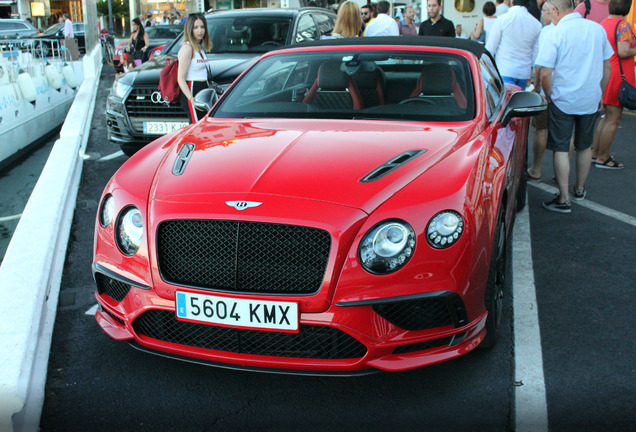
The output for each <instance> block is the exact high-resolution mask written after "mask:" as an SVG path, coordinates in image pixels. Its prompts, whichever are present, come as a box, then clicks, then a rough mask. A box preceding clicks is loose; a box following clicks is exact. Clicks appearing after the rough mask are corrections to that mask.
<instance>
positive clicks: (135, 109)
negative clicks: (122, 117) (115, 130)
mask: <svg viewBox="0 0 636 432" xmlns="http://www.w3.org/2000/svg"><path fill="white" fill-rule="evenodd" d="M156 91H158V90H157V89H156V88H152V87H151V88H134V89H133V90H132V91H131V92H130V95H128V98H127V99H126V111H127V113H128V117H129V119H130V123H131V125H132V128H133V130H134V131H135V132H137V133H142V132H143V129H144V127H143V122H144V121H157V120H159V121H183V122H188V121H189V117H188V113H187V111H186V110H185V109H184V108H183V107H182V106H181V104H180V103H179V102H173V103H170V104H165V103H154V102H152V94H153V93H154V92H156Z"/></svg>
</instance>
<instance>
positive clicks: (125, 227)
mask: <svg viewBox="0 0 636 432" xmlns="http://www.w3.org/2000/svg"><path fill="white" fill-rule="evenodd" d="M143 233H144V223H143V218H142V216H141V212H140V211H139V209H138V208H137V207H134V206H129V207H126V208H125V209H124V210H123V211H122V212H121V213H120V214H119V219H118V221H117V227H116V229H115V237H116V238H117V246H119V250H121V251H122V252H123V253H124V254H126V255H129V256H132V255H134V254H136V253H137V251H138V250H139V247H140V246H141V238H142V237H143Z"/></svg>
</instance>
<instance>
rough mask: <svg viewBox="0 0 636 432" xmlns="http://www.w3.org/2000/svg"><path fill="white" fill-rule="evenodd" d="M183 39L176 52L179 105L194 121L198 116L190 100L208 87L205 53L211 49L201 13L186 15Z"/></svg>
mask: <svg viewBox="0 0 636 432" xmlns="http://www.w3.org/2000/svg"><path fill="white" fill-rule="evenodd" d="M183 40H184V42H183V44H182V45H181V48H179V54H178V57H179V70H178V71H177V82H178V83H179V88H180V89H181V96H180V101H181V106H183V107H184V108H185V109H186V110H187V111H188V114H189V115H190V122H191V123H195V122H197V121H199V117H198V114H197V110H196V108H195V107H194V105H193V103H192V102H193V101H194V96H195V95H196V94H197V93H198V92H199V91H201V90H203V89H206V88H208V84H209V83H208V75H209V74H208V71H209V69H208V66H209V65H208V57H207V56H206V55H205V53H206V51H210V50H211V49H212V41H211V40H210V34H209V33H208V23H207V21H206V19H205V17H204V16H203V14H198V13H193V14H190V15H189V16H188V19H187V20H186V23H185V26H184V28H183Z"/></svg>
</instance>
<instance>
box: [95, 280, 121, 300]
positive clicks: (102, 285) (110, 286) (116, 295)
mask: <svg viewBox="0 0 636 432" xmlns="http://www.w3.org/2000/svg"><path fill="white" fill-rule="evenodd" d="M95 282H96V283H97V293H98V294H99V295H103V294H106V295H107V296H108V297H110V298H112V299H113V300H115V301H118V302H120V301H122V300H123V299H124V298H125V297H126V296H127V295H128V291H130V285H128V284H126V283H124V282H120V281H118V280H117V279H113V278H110V277H108V276H106V275H104V274H101V273H95Z"/></svg>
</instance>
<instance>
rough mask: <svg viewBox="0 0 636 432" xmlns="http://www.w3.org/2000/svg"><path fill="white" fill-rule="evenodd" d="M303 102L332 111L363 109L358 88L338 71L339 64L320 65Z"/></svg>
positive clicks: (349, 78) (326, 63) (348, 77)
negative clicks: (316, 76)
mask: <svg viewBox="0 0 636 432" xmlns="http://www.w3.org/2000/svg"><path fill="white" fill-rule="evenodd" d="M303 102H304V103H307V104H312V105H316V106H318V107H320V108H324V109H334V110H342V109H354V110H360V109H362V108H364V104H363V103H362V97H361V96H360V93H359V92H358V88H357V87H356V85H355V83H354V82H353V80H352V79H351V77H350V76H349V75H347V74H346V73H344V72H343V71H342V70H340V63H339V62H325V63H323V64H322V65H320V68H319V69H318V78H316V81H315V82H314V84H313V85H312V86H311V89H309V92H308V93H307V95H306V96H305V98H304V99H303Z"/></svg>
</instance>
